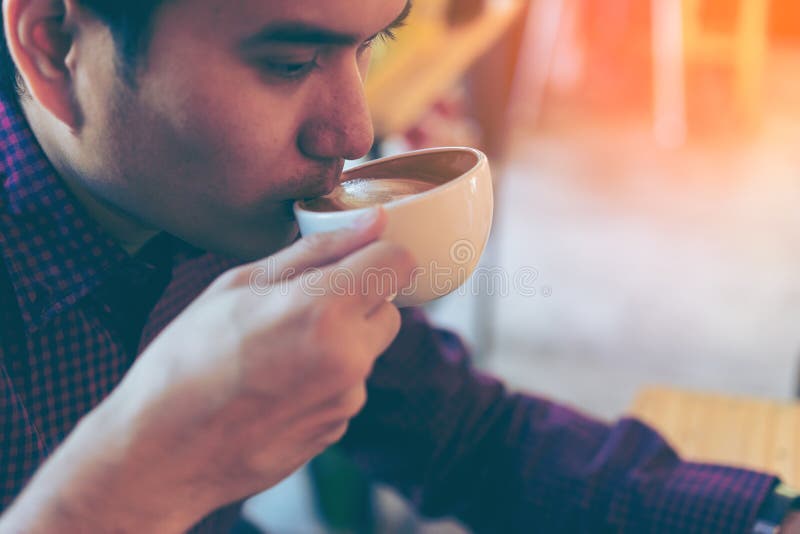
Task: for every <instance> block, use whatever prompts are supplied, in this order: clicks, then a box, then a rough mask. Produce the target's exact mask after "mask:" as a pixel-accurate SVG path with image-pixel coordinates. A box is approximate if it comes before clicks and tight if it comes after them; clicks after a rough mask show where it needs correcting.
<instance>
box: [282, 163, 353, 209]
mask: <svg viewBox="0 0 800 534" xmlns="http://www.w3.org/2000/svg"><path fill="white" fill-rule="evenodd" d="M342 170H344V160H337V161H335V162H331V163H330V164H328V165H324V166H320V167H318V168H317V169H313V170H310V171H309V172H306V173H304V176H305V178H302V179H301V181H303V182H304V183H303V186H304V187H302V188H301V189H299V190H298V191H297V193H296V194H295V195H293V197H294V198H293V200H306V199H311V198H317V197H321V196H325V195H327V194H328V193H330V192H331V191H333V190H334V189H335V188H336V186H338V185H339V181H340V180H341V177H342Z"/></svg>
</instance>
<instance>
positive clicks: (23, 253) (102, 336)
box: [0, 101, 775, 533]
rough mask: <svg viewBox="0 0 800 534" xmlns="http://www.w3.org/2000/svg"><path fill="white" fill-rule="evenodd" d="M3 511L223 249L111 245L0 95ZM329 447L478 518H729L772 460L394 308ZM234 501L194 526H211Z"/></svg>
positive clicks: (600, 525)
mask: <svg viewBox="0 0 800 534" xmlns="http://www.w3.org/2000/svg"><path fill="white" fill-rule="evenodd" d="M0 175H2V180H3V187H2V190H0V258H2V260H1V261H0V319H1V320H0V341H1V343H0V428H2V431H1V433H0V475H1V476H2V479H0V511H1V510H2V509H4V508H5V507H6V506H8V505H9V503H10V502H11V501H12V500H13V499H14V497H15V496H16V495H17V494H19V492H20V491H21V490H22V488H23V486H24V485H25V483H26V482H27V481H28V480H29V479H30V477H31V476H32V475H33V473H34V472H35V471H36V469H37V468H38V467H39V466H40V465H41V464H42V463H43V462H44V461H45V460H46V459H47V457H48V456H49V455H50V454H51V453H52V452H53V450H54V448H55V447H57V446H58V444H59V443H60V442H61V441H62V440H63V439H64V438H65V437H66V436H67V435H68V434H69V433H70V431H71V430H72V429H73V428H74V426H75V424H76V423H77V421H78V419H79V418H80V417H81V416H82V415H84V414H86V413H87V412H88V411H90V410H91V409H92V408H93V407H95V406H96V405H97V404H98V403H99V402H100V401H102V400H103V398H104V397H106V396H107V395H108V394H109V392H110V391H111V390H112V389H114V387H115V386H116V385H117V384H118V383H119V382H120V380H121V379H122V377H123V375H124V374H125V372H126V371H127V370H128V369H129V367H130V366H131V364H132V362H133V361H134V359H135V358H136V356H137V355H138V354H139V353H140V352H141V351H142V350H143V348H145V347H146V346H147V344H148V343H149V342H150V341H151V340H152V339H153V338H154V337H155V336H156V335H157V334H158V333H159V332H160V331H161V329H162V328H164V326H166V325H167V324H168V323H169V322H170V321H171V320H172V319H173V318H174V317H175V316H177V315H178V314H179V313H180V312H181V310H183V309H184V308H185V307H186V306H187V305H188V304H189V303H190V302H191V301H192V300H193V299H194V298H195V297H196V296H197V295H199V293H200V292H201V291H202V290H203V289H205V287H207V286H208V284H209V283H210V282H211V281H213V280H214V279H215V278H216V277H217V276H218V275H219V274H221V273H222V272H224V271H225V270H227V269H228V268H230V267H232V266H234V265H236V264H237V263H238V262H237V261H235V260H231V259H225V258H221V257H218V256H215V255H212V254H207V253H204V252H202V251H199V250H195V249H193V248H191V247H189V246H188V245H186V244H184V243H181V242H180V241H178V240H176V239H173V238H170V237H164V236H162V237H159V238H156V239H155V240H153V241H152V242H151V243H149V244H148V245H147V246H146V247H145V249H144V250H143V251H142V252H141V253H140V254H138V255H137V256H136V257H130V256H129V255H128V254H126V253H125V252H124V251H123V250H122V249H121V248H120V246H119V244H118V243H116V242H115V241H114V240H113V239H111V238H110V237H109V236H108V235H107V234H105V233H104V232H103V230H102V229H101V228H100V227H99V226H98V225H97V224H96V223H95V222H94V221H93V220H92V219H91V218H90V217H89V216H88V215H87V214H86V213H85V212H84V211H83V209H82V207H81V206H80V205H79V204H78V203H77V202H76V200H75V199H74V198H73V197H72V196H71V195H70V193H69V192H68V190H67V189H65V187H64V186H63V184H62V183H61V181H60V180H59V178H58V176H57V175H56V173H55V171H54V170H53V168H52V167H51V165H50V163H49V162H48V160H47V159H46V157H45V156H44V154H43V152H42V150H41V148H40V147H39V146H38V144H37V143H36V140H35V138H34V137H33V135H32V133H31V131H30V129H29V127H28V125H27V124H26V122H25V119H24V117H23V116H22V114H21V113H20V111H19V109H18V108H17V106H16V104H14V103H9V102H2V101H0ZM403 317H404V321H403V328H402V331H401V333H400V335H399V336H398V339H397V340H396V341H395V343H394V344H393V345H392V347H391V348H390V349H389V350H388V351H387V352H386V354H384V356H383V357H382V358H381V359H380V360H379V361H378V362H377V365H376V367H375V370H374V373H373V376H372V377H371V378H370V381H369V401H368V404H367V406H366V407H365V409H364V411H363V412H362V413H361V414H360V415H359V416H358V417H357V418H356V419H355V420H354V421H353V423H352V425H351V427H350V430H349V432H348V434H347V436H346V437H345V439H344V440H343V442H342V444H341V445H342V447H343V448H344V450H345V451H346V452H348V453H349V454H350V455H351V456H352V458H354V459H355V461H356V462H357V463H358V464H359V465H361V466H362V467H363V468H364V469H365V470H366V472H367V473H369V474H370V475H371V476H372V477H373V478H375V479H377V480H381V481H383V482H386V483H388V484H390V485H392V486H394V487H395V488H397V489H398V490H399V491H401V492H402V493H403V494H405V495H406V496H407V497H408V498H409V500H411V501H412V502H413V503H414V504H415V505H416V507H417V508H418V509H419V510H420V511H421V512H422V513H423V514H425V515H429V516H445V515H448V516H455V517H458V518H459V519H461V520H462V521H463V522H464V523H465V524H467V525H469V526H470V527H472V528H473V529H474V530H475V531H476V532H487V533H496V532H559V533H560V532H635V533H639V532H676V533H678V532H680V533H691V532H698V533H699V532H708V533H726V532H731V533H734V532H736V533H744V532H746V531H747V530H748V529H749V528H750V526H751V525H752V524H753V522H754V519H755V515H756V512H757V509H758V508H759V506H760V504H761V502H762V501H763V499H764V498H765V496H766V494H767V492H768V491H769V489H770V488H771V486H772V485H773V484H774V482H775V479H774V478H773V477H769V476H765V475H760V474H756V473H752V472H748V471H743V470H738V469H732V468H726V467H716V466H708V465H700V464H693V463H688V462H684V461H681V460H680V459H679V458H677V457H676V455H675V454H674V453H673V451H672V450H671V449H670V448H669V446H668V445H667V444H666V443H665V442H664V441H663V440H662V439H661V438H660V437H659V436H658V435H657V434H656V433H654V432H653V431H652V430H650V429H649V428H647V427H646V426H644V425H643V424H641V423H639V422H637V421H635V420H629V419H626V420H622V421H620V422H619V423H617V424H616V425H613V426H609V425H605V424H603V423H600V422H597V421H594V420H591V419H589V418H586V417H584V416H582V415H580V414H578V413H576V412H574V411H571V410H569V409H567V408H564V407H561V406H558V405H555V404H552V403H550V402H548V401H546V400H543V399H538V398H535V397H532V396H525V395H516V394H511V393H509V392H507V391H506V390H505V389H504V387H503V386H502V385H501V384H500V383H499V382H498V381H497V380H495V379H493V378H491V377H487V376H484V375H481V374H480V373H478V372H476V371H475V370H473V369H472V368H471V367H470V366H469V364H468V355H467V351H466V350H465V348H464V346H463V345H462V344H461V343H460V341H459V340H458V338H457V337H455V336H453V335H452V334H450V333H447V332H444V331H439V330H435V329H433V328H431V327H430V326H429V325H428V324H427V323H426V321H425V318H424V317H423V316H422V314H421V312H419V311H417V310H407V311H404V314H403ZM237 512H238V507H237V506H232V507H229V508H228V509H227V510H223V511H220V512H217V513H215V514H213V515H212V516H210V517H209V518H208V519H206V520H205V521H204V522H203V523H202V524H201V525H199V526H198V527H196V530H197V531H198V532H200V531H207V532H224V531H226V530H227V529H228V528H229V527H228V526H229V525H230V522H231V520H232V518H235V517H236V514H237Z"/></svg>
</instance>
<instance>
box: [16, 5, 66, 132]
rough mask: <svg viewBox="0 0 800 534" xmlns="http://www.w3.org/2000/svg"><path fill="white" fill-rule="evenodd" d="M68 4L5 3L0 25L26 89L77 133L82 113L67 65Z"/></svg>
mask: <svg viewBox="0 0 800 534" xmlns="http://www.w3.org/2000/svg"><path fill="white" fill-rule="evenodd" d="M68 4H71V2H69V0H4V1H3V22H4V24H5V34H6V41H7V42H8V48H9V51H10V52H11V57H13V58H14V63H15V64H16V65H17V70H18V71H19V73H20V75H21V76H22V79H23V80H24V81H25V88H26V90H27V91H28V92H29V93H30V95H31V96H32V97H33V98H34V99H35V100H36V101H37V102H39V104H40V105H41V106H42V107H43V108H44V109H46V110H47V111H49V112H50V113H51V114H52V115H53V116H55V117H56V118H57V119H58V120H60V121H61V122H62V123H64V124H65V125H66V126H67V127H69V129H70V130H77V129H79V127H80V123H81V112H80V108H79V106H78V103H77V101H76V99H75V98H74V91H73V89H74V87H73V82H74V80H73V76H72V73H71V71H70V68H69V62H68V60H69V54H70V51H71V50H72V48H73V45H74V39H73V37H74V34H73V32H72V31H71V30H70V29H69V27H68V25H67V20H68V17H67V14H68V10H69V5H68Z"/></svg>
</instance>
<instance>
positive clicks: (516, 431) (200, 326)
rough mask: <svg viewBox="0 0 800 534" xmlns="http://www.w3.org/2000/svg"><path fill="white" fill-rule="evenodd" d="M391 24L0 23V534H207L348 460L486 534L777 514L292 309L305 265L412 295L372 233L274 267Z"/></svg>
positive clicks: (60, 2) (747, 526) (455, 358)
mask: <svg viewBox="0 0 800 534" xmlns="http://www.w3.org/2000/svg"><path fill="white" fill-rule="evenodd" d="M408 9H409V5H407V4H406V0H383V1H379V0H368V1H366V2H349V1H347V0H324V1H322V0H237V1H235V2H232V1H231V0H171V1H158V0H150V1H138V2H132V1H131V2H120V1H119V0H105V1H104V0H5V1H4V2H3V16H4V23H5V25H4V27H5V37H6V43H7V46H8V50H9V52H10V57H11V58H13V64H12V63H11V59H8V58H7V59H6V62H7V65H6V68H5V76H6V83H5V91H4V96H3V99H2V106H1V107H0V127H1V128H2V135H1V137H0V140H2V144H1V145H0V148H1V149H2V151H3V159H2V162H0V163H1V164H2V175H3V190H2V197H0V250H2V259H3V262H2V264H0V266H2V269H0V280H2V282H1V283H0V288H2V289H0V291H2V293H0V295H2V297H1V300H0V302H2V309H1V310H0V311H1V312H2V314H3V320H2V322H0V339H2V345H0V347H1V349H0V350H2V353H1V354H2V359H1V360H0V363H2V375H0V399H2V405H0V418H1V419H0V423H2V432H3V434H2V447H1V448H0V458H2V462H0V469H2V472H3V475H4V476H3V486H2V493H1V494H0V496H1V497H2V503H3V506H4V513H3V516H2V519H1V520H0V532H106V531H115V532H117V531H118V532H164V533H170V532H182V531H185V530H187V529H189V528H191V527H192V526H193V525H195V528H196V530H197V531H211V532H221V531H222V532H224V531H225V530H226V529H227V528H228V526H229V525H230V522H231V521H232V520H233V519H234V518H235V517H236V513H237V504H236V503H238V502H240V501H241V500H242V499H245V498H246V497H248V496H250V495H252V494H254V493H256V492H259V491H261V490H263V489H266V488H269V487H271V486H273V485H274V484H276V483H277V482H279V481H280V480H281V479H283V478H285V477H286V476H287V475H288V474H290V473H291V472H292V471H294V470H295V469H297V468H298V467H299V466H301V465H302V464H303V463H305V462H306V461H308V460H309V459H311V458H312V457H314V456H315V455H317V454H318V453H320V452H321V451H323V450H324V449H325V448H327V447H328V446H330V445H331V444H333V443H336V442H339V441H340V440H342V441H341V445H342V447H343V448H344V450H346V451H347V452H348V453H349V454H350V455H351V456H352V457H353V458H354V459H355V460H356V461H357V462H358V463H359V464H360V465H361V466H362V467H363V468H364V469H365V470H366V472H368V473H369V474H370V475H371V476H373V477H375V478H377V479H380V480H383V481H386V482H388V483H390V484H392V485H393V486H395V487H396V488H398V489H399V490H400V491H402V492H403V493H404V494H405V495H406V496H408V497H409V498H410V499H411V500H412V501H413V502H414V503H415V504H416V505H417V507H418V508H419V509H420V510H421V511H422V512H423V513H425V514H428V515H454V516H457V517H458V518H460V519H461V520H462V521H464V522H465V523H467V524H468V525H470V526H471V527H472V528H473V529H474V530H475V531H477V532H571V531H581V532H605V531H626V532H643V531H653V532H748V531H750V530H752V528H753V527H754V525H755V523H756V521H757V519H758V517H759V516H764V518H765V519H766V520H770V519H771V520H774V521H777V522H780V521H781V520H782V519H783V518H784V517H785V512H786V507H783V505H782V503H784V502H785V500H781V499H780V498H779V496H778V495H777V494H776V493H775V492H774V491H773V489H774V488H775V486H776V483H777V481H776V480H775V479H774V478H773V477H769V476H765V475H760V474H756V473H750V472H746V471H741V470H736V469H729V468H723V467H712V466H702V465H695V464H690V463H685V462H682V461H680V460H679V459H678V458H677V457H676V456H675V455H674V454H673V452H672V451H671V450H670V449H669V448H668V446H667V445H666V444H665V443H664V442H663V441H662V440H661V439H660V438H659V437H658V436H657V435H656V434H655V433H653V432H652V431H650V430H649V429H647V428H646V427H645V426H643V425H641V424H640V423H637V422H636V421H631V420H625V421H622V422H620V423H619V424H617V425H616V426H613V427H608V426H606V425H603V424H601V423H598V422H595V421H591V420H589V419H586V418H583V417H581V416H580V415H578V414H575V413H573V412H571V411H569V410H567V409H564V408H562V407H559V406H556V405H553V404H551V403H548V402H546V401H544V400H540V399H536V398H533V397H525V396H518V395H510V394H508V393H507V392H505V390H504V389H503V388H502V386H501V385H500V384H499V383H498V382H497V381H495V380H492V379H490V378H488V377H485V376H481V375H479V374H477V373H476V372H474V371H472V370H471V369H470V368H469V366H468V365H467V363H466V354H465V351H464V348H463V347H462V346H461V345H460V344H459V342H458V341H457V339H455V338H454V337H453V336H452V335H450V334H447V333H445V332H440V331H435V330H432V329H431V328H430V327H429V326H428V325H427V324H426V323H425V320H424V318H423V317H422V316H421V315H420V313H419V312H418V311H407V312H404V313H403V315H402V316H401V314H400V313H399V312H398V310H397V309H396V308H395V307H394V306H393V305H392V304H390V302H389V301H390V300H391V295H389V294H387V290H386V289H383V288H381V287H378V286H369V285H365V286H363V287H357V288H356V289H357V291H355V292H354V293H353V294H350V295H336V294H334V293H333V292H330V291H329V292H327V293H325V294H324V295H322V296H318V295H317V296H312V295H311V293H314V294H315V295H316V293H317V292H309V291H303V288H304V287H305V284H306V283H308V282H309V276H308V274H307V273H308V270H309V269H310V268H319V270H318V271H316V272H317V273H321V275H319V276H317V278H316V282H315V283H318V284H321V287H323V288H324V287H326V283H327V282H328V279H327V278H326V277H329V276H330V273H331V272H332V271H333V270H334V269H341V268H347V269H349V270H350V271H351V272H353V273H355V274H356V276H355V277H354V279H356V280H364V277H359V276H357V275H358V274H359V273H363V271H365V270H366V269H368V268H370V267H376V266H377V267H381V268H388V269H392V270H393V271H394V272H395V273H396V275H397V276H398V279H399V280H400V281H405V282H407V281H408V280H409V278H410V276H411V270H412V269H413V259H412V258H410V257H409V256H408V254H407V253H406V252H405V251H403V250H401V249H399V248H397V247H395V246H392V245H390V244H387V243H385V242H382V241H381V240H380V234H381V231H382V228H383V225H384V215H383V214H382V212H380V211H376V212H374V213H372V214H370V215H369V216H367V217H365V218H364V219H363V220H362V221H360V222H359V224H358V225H357V226H356V227H354V228H353V229H352V230H350V231H344V232H340V233H338V234H331V235H327V236H322V237H318V238H314V239H309V240H301V241H299V242H297V243H296V244H294V245H292V246H289V247H288V248H285V247H287V246H288V245H289V244H291V243H292V242H293V241H295V239H296V232H297V230H296V227H295V224H294V221H293V219H292V217H291V213H290V209H289V208H290V206H291V203H292V201H293V200H294V199H297V198H304V197H311V196H315V195H319V194H321V193H325V192H326V191H329V190H330V189H331V188H332V187H333V185H334V184H335V183H336V181H337V178H338V176H339V173H340V171H341V169H342V162H343V160H344V159H348V158H358V157H360V156H362V155H363V154H364V153H366V152H367V151H368V149H369V148H370V145H371V143H372V130H371V126H370V120H369V116H368V113H367V110H366V106H365V102H364V97H363V92H362V81H363V78H364V76H365V75H366V68H367V64H368V62H369V51H370V46H371V44H372V43H373V42H374V40H375V39H378V38H381V36H383V35H391V31H392V29H393V28H394V27H396V26H397V25H399V24H400V23H401V22H402V18H403V17H404V16H405V14H406V13H407V11H408ZM13 69H16V72H17V74H18V77H17V78H16V80H15V77H14V75H13V72H14V70H13ZM15 86H16V87H15ZM265 258H267V259H265ZM245 262H249V263H245ZM267 264H269V265H270V266H271V269H267V271H269V272H274V273H290V272H291V273H297V274H296V275H294V276H293V277H287V278H285V279H283V278H282V279H278V278H275V279H273V280H272V282H273V283H274V284H276V286H277V285H278V284H280V285H281V289H282V290H281V291H274V292H268V293H269V294H267V295H266V296H264V295H263V293H264V291H260V292H258V293H259V294H257V293H256V292H254V291H251V290H250V288H249V282H250V280H251V279H252V277H253V275H254V273H257V272H260V273H263V272H264V271H265V270H264V269H263V267H264V266H265V265H267ZM281 276H282V275H281ZM263 284H264V280H263V279H261V280H260V281H259V286H260V288H261V289H263ZM259 295H261V296H259ZM398 332H399V335H398ZM381 355H382V356H381ZM379 356H381V357H380V359H378V357H379ZM368 378H369V401H368V402H367V401H366V398H367V387H366V382H367V379H368ZM365 402H366V406H364V405H365ZM351 420H352V421H351ZM342 438H343V439H342ZM23 488H24V490H23ZM12 501H13V503H12ZM776 503H777V504H776ZM773 508H775V509H776V510H778V511H777V512H775V511H774V510H772V509H773ZM778 516H780V519H775V518H776V517H778ZM204 518H205V519H204Z"/></svg>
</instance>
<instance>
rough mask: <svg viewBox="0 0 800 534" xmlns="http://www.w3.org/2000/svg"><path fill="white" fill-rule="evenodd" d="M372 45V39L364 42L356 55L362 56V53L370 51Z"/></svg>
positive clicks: (373, 41) (373, 42)
mask: <svg viewBox="0 0 800 534" xmlns="http://www.w3.org/2000/svg"><path fill="white" fill-rule="evenodd" d="M374 44H375V38H374V37H373V38H372V39H369V40H368V41H364V42H363V43H361V46H359V47H358V53H359V54H363V53H364V52H366V51H368V50H369V49H371V48H372V46H373V45H374Z"/></svg>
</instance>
